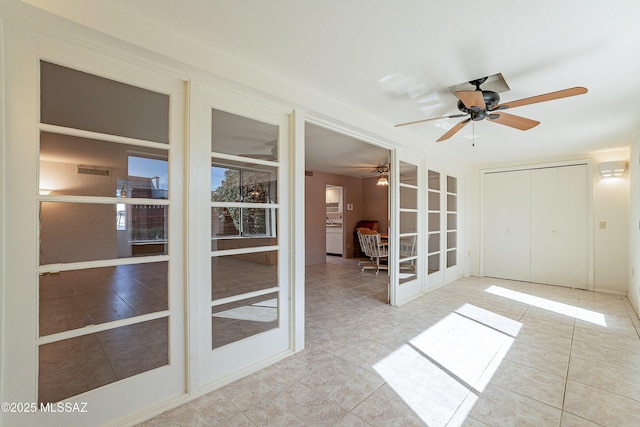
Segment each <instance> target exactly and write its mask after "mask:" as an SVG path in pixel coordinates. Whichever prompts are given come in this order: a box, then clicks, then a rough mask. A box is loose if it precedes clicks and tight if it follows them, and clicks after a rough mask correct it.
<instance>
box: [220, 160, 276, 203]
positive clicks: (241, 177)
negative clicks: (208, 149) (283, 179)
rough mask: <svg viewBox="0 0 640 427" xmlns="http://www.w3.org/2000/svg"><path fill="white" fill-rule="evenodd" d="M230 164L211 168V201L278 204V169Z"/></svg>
mask: <svg viewBox="0 0 640 427" xmlns="http://www.w3.org/2000/svg"><path fill="white" fill-rule="evenodd" d="M227 163H228V164H225V165H222V164H214V165H212V166H211V201H212V202H244V203H276V202H277V197H276V194H277V188H278V186H277V179H276V178H277V169H276V168H273V167H270V166H262V165H253V166H251V167H248V166H247V165H246V164H244V165H243V166H234V165H232V164H233V163H235V162H227Z"/></svg>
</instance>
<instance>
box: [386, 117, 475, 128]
mask: <svg viewBox="0 0 640 427" xmlns="http://www.w3.org/2000/svg"><path fill="white" fill-rule="evenodd" d="M464 116H466V114H454V115H452V116H442V117H432V118H430V119H422V120H415V121H413V122H406V123H399V124H397V125H395V126H394V127H396V128H397V127H400V126H407V125H413V124H416V123H422V122H428V121H430V120H438V119H454V118H456V117H464Z"/></svg>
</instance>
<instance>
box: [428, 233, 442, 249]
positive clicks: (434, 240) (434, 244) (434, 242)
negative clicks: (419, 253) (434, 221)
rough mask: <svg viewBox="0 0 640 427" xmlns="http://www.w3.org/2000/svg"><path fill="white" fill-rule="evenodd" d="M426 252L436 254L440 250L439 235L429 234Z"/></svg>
mask: <svg viewBox="0 0 640 427" xmlns="http://www.w3.org/2000/svg"><path fill="white" fill-rule="evenodd" d="M428 246H429V248H428V252H429V253H433V252H438V251H439V250H440V233H433V234H429V243H428Z"/></svg>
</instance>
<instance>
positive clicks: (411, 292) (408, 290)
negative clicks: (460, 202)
mask: <svg viewBox="0 0 640 427" xmlns="http://www.w3.org/2000/svg"><path fill="white" fill-rule="evenodd" d="M420 157H421V156H416V155H415V153H410V152H405V151H401V150H393V151H392V156H391V182H390V186H389V194H390V195H389V198H390V211H391V213H390V215H391V230H390V233H389V243H390V245H389V269H390V280H391V286H390V301H391V305H396V306H397V305H402V304H404V303H407V302H409V301H411V300H413V299H415V298H418V297H419V296H421V295H423V294H424V293H425V292H426V283H427V277H426V263H425V262H424V259H423V258H424V256H423V254H424V253H425V240H426V239H424V236H425V233H426V228H425V226H424V224H425V216H426V215H425V211H426V209H425V206H426V202H425V199H426V197H425V194H423V193H425V191H426V190H425V179H424V176H425V173H424V161H421V162H418V163H416V161H415V159H416V158H420ZM400 162H403V163H408V164H411V165H414V166H415V167H416V169H417V179H418V185H417V197H418V200H417V206H418V209H417V212H416V222H417V224H416V227H417V242H416V255H417V260H416V277H415V279H414V280H410V281H407V282H404V283H402V284H400V268H399V265H400V250H399V248H400V212H401V211H402V209H401V206H400V187H401V184H400Z"/></svg>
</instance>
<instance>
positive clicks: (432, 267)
mask: <svg viewBox="0 0 640 427" xmlns="http://www.w3.org/2000/svg"><path fill="white" fill-rule="evenodd" d="M428 263H429V265H428V269H429V274H431V273H436V272H438V271H440V254H439V253H437V254H433V255H429V258H428Z"/></svg>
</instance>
